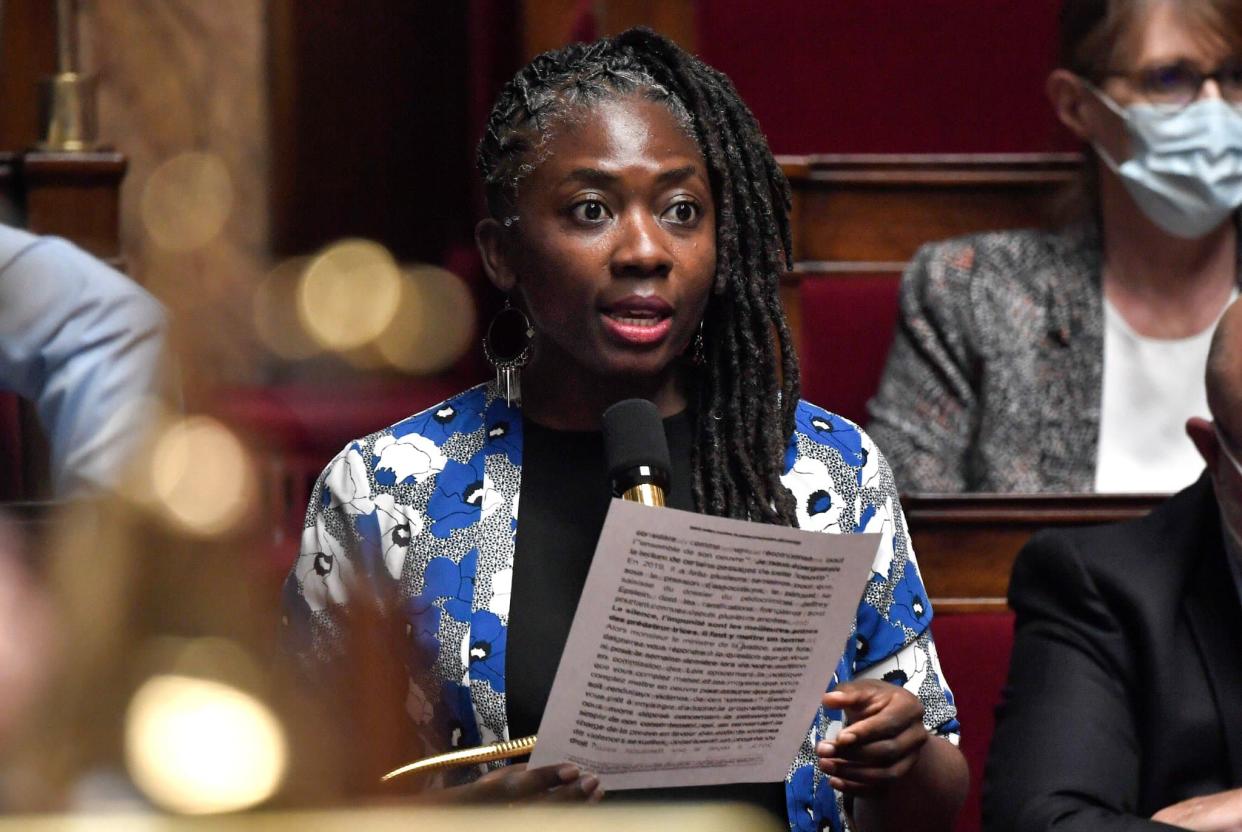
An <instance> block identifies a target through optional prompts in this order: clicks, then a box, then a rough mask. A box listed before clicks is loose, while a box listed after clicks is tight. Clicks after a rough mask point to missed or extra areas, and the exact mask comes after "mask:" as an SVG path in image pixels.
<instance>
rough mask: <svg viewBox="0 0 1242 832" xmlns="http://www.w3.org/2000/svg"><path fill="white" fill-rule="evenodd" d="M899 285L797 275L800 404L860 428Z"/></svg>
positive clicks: (875, 277) (876, 277)
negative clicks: (836, 415)
mask: <svg viewBox="0 0 1242 832" xmlns="http://www.w3.org/2000/svg"><path fill="white" fill-rule="evenodd" d="M900 284H901V275H900V274H896V273H892V272H885V273H879V274H803V275H801V280H800V282H799V294H800V298H799V302H800V305H801V314H802V336H801V339H800V340H801V343H800V344H799V345H798V355H799V358H800V359H801V364H802V397H803V398H804V399H806V400H807V401H809V402H813V403H815V404H817V405H820V406H821V407H826V408H828V409H829V410H831V411H833V412H834V413H839V414H840V415H842V416H844V417H845V418H847V419H852V420H853V421H855V422H858V423H859V424H865V423H866V421H867V400H868V399H870V398H871V397H872V396H873V395H874V394H875V391H876V389H877V388H878V387H879V384H880V375H881V373H883V371H884V360H885V358H886V357H887V356H888V346H889V344H890V343H891V342H892V340H893V329H894V327H895V326H896V324H897V289H898V287H899V285H900Z"/></svg>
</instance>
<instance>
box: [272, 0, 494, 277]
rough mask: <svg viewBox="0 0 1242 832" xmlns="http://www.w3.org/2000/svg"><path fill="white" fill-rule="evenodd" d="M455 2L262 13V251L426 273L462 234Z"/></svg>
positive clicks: (467, 169)
mask: <svg viewBox="0 0 1242 832" xmlns="http://www.w3.org/2000/svg"><path fill="white" fill-rule="evenodd" d="M469 10H470V6H469V4H466V3H438V2H430V1H429V0H418V2H410V0H373V2H369V3H368V4H367V11H366V14H360V13H359V10H358V7H357V4H355V3H351V2H348V0H316V2H314V3H304V2H299V0H273V1H272V2H271V3H269V4H268V10H267V23H268V30H269V36H268V62H269V78H270V93H271V96H270V98H271V108H272V109H271V112H272V120H271V164H272V169H271V184H272V189H271V191H272V193H271V200H272V212H271V213H272V245H273V250H274V253H276V254H277V255H282V256H283V255H295V254H304V253H307V252H309V251H313V250H314V249H316V248H318V247H320V246H322V245H324V244H326V243H328V242H331V241H333V240H336V239H338V238H340V237H343V236H362V237H368V238H370V239H374V240H378V241H380V242H382V243H384V244H385V245H387V246H388V247H389V248H390V249H391V250H392V251H393V252H394V253H395V254H396V255H397V256H398V257H399V258H404V259H416V260H426V261H433V262H436V261H439V260H440V258H441V257H442V256H443V253H444V251H445V249H446V248H447V247H448V246H449V245H450V244H452V243H455V242H461V241H463V240H469V239H470V237H471V234H472V230H473V220H474V204H473V201H472V192H471V182H472V181H473V165H472V159H473V148H474V137H473V136H471V135H470V128H469V125H468V113H469V109H470V93H471V91H470V87H469V83H468V75H467V71H468V66H467V64H468V53H469V48H468V32H467V23H468V12H469Z"/></svg>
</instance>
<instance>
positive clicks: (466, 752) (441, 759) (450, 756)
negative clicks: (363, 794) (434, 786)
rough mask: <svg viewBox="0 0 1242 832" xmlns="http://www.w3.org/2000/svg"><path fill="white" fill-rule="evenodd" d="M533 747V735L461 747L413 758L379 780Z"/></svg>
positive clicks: (495, 757) (502, 757)
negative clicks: (475, 746)
mask: <svg viewBox="0 0 1242 832" xmlns="http://www.w3.org/2000/svg"><path fill="white" fill-rule="evenodd" d="M534 748H535V738H534V737H522V738H521V739H516V740H505V741H504V742H495V743H492V744H491V745H481V746H479V747H477V748H461V749H458V750H457V751H448V752H446V753H444V754H436V755H434V756H432V757H424V758H423V759H421V760H415V761H414V762H412V763H409V764H407V765H404V766H401V768H395V769H393V770H392V771H390V772H388V773H387V774H385V775H384V776H383V777H381V778H380V782H381V783H386V782H388V781H389V780H391V779H393V778H394V777H400V776H401V775H403V774H415V773H417V772H425V771H436V770H437V769H442V768H453V767H455V766H473V765H478V764H480V763H490V762H492V761H493V760H508V759H510V758H511V757H521V756H523V755H526V754H529V753H530V752H531V751H532V750H534Z"/></svg>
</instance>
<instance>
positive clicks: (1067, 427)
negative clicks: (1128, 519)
mask: <svg viewBox="0 0 1242 832" xmlns="http://www.w3.org/2000/svg"><path fill="white" fill-rule="evenodd" d="M1239 249H1240V251H1239V261H1240V263H1239V265H1240V268H1239V273H1240V275H1242V246H1240V247H1239ZM1100 268H1101V250H1100V242H1099V236H1098V233H1097V231H1096V230H1095V228H1094V226H1091V225H1081V226H1073V227H1070V228H1068V229H1064V230H1061V231H1058V232H1046V231H1033V230H1018V231H997V232H988V233H984V234H976V235H971V236H968V237H962V238H958V239H954V240H947V241H944V242H939V243H932V244H929V245H926V246H924V247H923V248H922V249H920V250H919V252H918V253H917V254H916V255H915V257H914V259H913V260H912V261H911V262H910V265H909V266H908V268H907V269H906V273H905V276H904V277H903V279H902V283H901V295H900V314H899V320H898V325H897V333H896V338H895V340H894V342H893V346H892V349H891V350H890V352H889V356H888V364H887V366H886V367H885V370H884V377H883V379H882V381H881V383H880V389H879V392H878V393H877V394H876V396H875V398H873V399H872V400H871V402H870V405H869V409H870V413H871V423H870V424H869V425H868V426H867V432H868V433H870V434H871V436H872V438H873V439H874V440H875V442H876V445H877V446H878V447H880V448H881V449H882V450H883V451H884V454H885V456H886V457H888V461H889V463H890V464H891V465H892V468H893V472H894V474H895V475H896V479H897V485H898V487H899V488H900V489H901V490H902V491H903V492H956V491H999V492H1038V491H1067V492H1083V491H1091V490H1093V487H1094V482H1095V463H1096V451H1097V446H1098V439H1099V431H1100V395H1101V390H1102V389H1103V356H1104V311H1103V302H1102V292H1101V283H1100Z"/></svg>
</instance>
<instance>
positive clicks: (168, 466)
mask: <svg viewBox="0 0 1242 832" xmlns="http://www.w3.org/2000/svg"><path fill="white" fill-rule="evenodd" d="M148 486H149V500H150V502H152V503H153V504H154V507H155V508H156V509H157V510H159V511H160V512H161V513H162V514H163V515H164V516H165V517H167V518H168V519H169V520H171V521H172V522H173V524H174V525H176V526H177V527H179V528H181V529H183V530H184V531H186V532H189V533H191V534H194V535H199V536H212V535H219V534H224V533H225V532H228V531H231V530H232V529H234V528H236V527H237V526H238V525H239V524H240V523H241V522H242V521H243V520H244V519H245V517H246V514H247V512H248V510H249V507H250V505H251V503H252V501H253V499H254V494H255V492H256V486H257V482H256V475H255V472H254V468H253V466H252V464H251V461H250V459H249V457H248V456H247V454H246V449H245V448H244V447H243V446H242V443H241V441H240V440H239V439H238V438H237V437H236V436H235V435H233V433H232V432H231V431H230V430H229V429H228V428H227V427H225V426H224V425H223V424H221V423H220V422H218V421H216V420H215V419H212V418H211V417H209V416H190V417H188V418H186V419H183V420H180V421H176V422H173V423H172V424H170V425H169V426H167V427H166V428H164V430H163V431H161V433H160V435H159V438H158V439H157V440H156V443H155V449H154V451H153V452H152V454H151V464H150V478H149V484H148ZM144 490H147V489H144Z"/></svg>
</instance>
